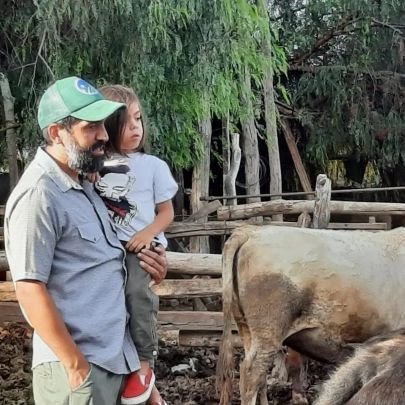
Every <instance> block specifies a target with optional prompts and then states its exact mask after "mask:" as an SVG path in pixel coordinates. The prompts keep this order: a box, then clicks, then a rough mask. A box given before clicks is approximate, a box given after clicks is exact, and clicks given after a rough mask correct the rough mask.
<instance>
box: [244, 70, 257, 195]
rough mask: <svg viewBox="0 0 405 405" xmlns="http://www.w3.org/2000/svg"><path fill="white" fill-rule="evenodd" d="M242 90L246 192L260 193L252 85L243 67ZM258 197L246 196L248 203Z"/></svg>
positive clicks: (247, 72) (248, 73) (248, 74)
mask: <svg viewBox="0 0 405 405" xmlns="http://www.w3.org/2000/svg"><path fill="white" fill-rule="evenodd" d="M243 80H244V90H243V91H242V96H241V102H242V105H243V107H244V108H245V109H246V114H245V117H242V119H241V124H242V149H243V155H244V157H245V185H246V194H254V195H257V194H260V179H259V164H260V156H259V146H258V141H257V129H256V125H255V115H254V111H253V105H252V102H251V100H250V98H251V93H252V87H251V83H250V72H249V70H248V68H245V77H244V78H243ZM258 201H260V197H251V198H247V202H248V203H253V202H258Z"/></svg>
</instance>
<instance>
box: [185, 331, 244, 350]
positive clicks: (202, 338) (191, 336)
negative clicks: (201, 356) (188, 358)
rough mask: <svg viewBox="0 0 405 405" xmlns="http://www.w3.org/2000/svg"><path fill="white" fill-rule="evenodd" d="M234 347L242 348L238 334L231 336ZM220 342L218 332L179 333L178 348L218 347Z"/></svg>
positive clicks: (220, 336) (220, 334) (220, 337)
mask: <svg viewBox="0 0 405 405" xmlns="http://www.w3.org/2000/svg"><path fill="white" fill-rule="evenodd" d="M232 338H233V344H234V347H242V341H241V339H240V337H239V335H238V334H236V333H234V334H233V335H232ZM221 340H222V333H220V332H206V331H204V332H193V331H180V332H179V343H178V344H179V346H191V347H218V346H219V345H220V343H221Z"/></svg>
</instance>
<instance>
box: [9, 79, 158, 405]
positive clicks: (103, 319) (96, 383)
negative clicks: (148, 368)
mask: <svg viewBox="0 0 405 405" xmlns="http://www.w3.org/2000/svg"><path fill="white" fill-rule="evenodd" d="M119 108H124V105H122V104H120V103H115V102H111V101H107V100H105V99H104V98H103V97H102V96H101V94H100V93H99V92H98V91H97V90H96V89H95V88H94V87H93V86H91V85H90V84H89V83H87V82H85V81H84V80H82V79H80V78H77V77H69V78H66V79H63V80H59V81H57V82H55V83H54V84H53V85H52V86H50V87H49V88H48V89H47V90H46V92H45V93H44V95H43V96H42V98H41V100H40V103H39V108H38V122H39V126H40V128H41V130H42V132H43V135H44V138H45V143H46V145H45V146H44V147H43V148H39V149H38V151H37V154H36V156H35V159H34V160H33V162H32V163H31V164H30V166H29V167H28V168H27V170H26V172H25V173H24V175H23V176H22V178H21V180H20V181H19V183H18V185H17V187H16V188H15V189H14V191H13V193H12V194H11V196H10V198H9V200H8V203H7V206H6V214H5V238H6V253H7V257H8V261H9V264H10V270H11V274H12V277H13V281H14V283H15V288H16V295H17V299H18V301H19V303H20V306H21V308H22V310H23V312H24V314H25V317H26V318H27V320H28V322H29V323H30V324H31V325H32V327H33V328H34V336H33V364H32V366H33V390H34V400H35V402H36V403H37V404H39V405H48V404H49V405H55V404H69V405H82V404H83V405H84V404H92V405H113V404H116V403H117V400H118V398H119V392H120V387H121V383H122V379H123V377H124V376H125V375H126V374H128V373H130V372H131V371H135V370H137V369H138V368H139V360H138V356H137V353H136V349H135V347H134V345H133V343H132V341H131V339H130V338H129V335H128V331H127V313H126V307H125V297H124V284H125V278H126V269H125V266H123V259H124V254H125V252H124V249H123V247H122V245H121V243H120V242H119V240H118V238H117V236H116V234H115V231H114V228H113V225H112V223H111V222H110V220H109V216H108V214H107V210H106V208H105V205H104V203H103V202H102V201H101V199H100V198H99V197H98V196H97V194H96V193H95V192H94V191H93V187H92V185H91V184H90V183H88V182H83V181H82V176H85V175H86V174H88V173H94V172H97V171H98V170H99V169H100V168H101V167H102V163H103V159H104V145H105V142H106V141H107V139H108V136H107V133H106V131H105V128H104V120H105V118H107V117H108V116H109V115H110V114H112V113H113V112H114V111H116V110H117V109H119ZM140 258H141V260H142V261H143V263H142V266H143V268H144V269H145V270H146V271H148V272H149V273H150V274H151V276H152V278H153V279H154V280H155V281H156V282H160V281H161V280H162V279H163V278H164V276H165V274H166V259H165V254H164V251H160V252H159V251H158V252H157V253H156V252H153V251H148V250H144V251H142V253H141V255H140Z"/></svg>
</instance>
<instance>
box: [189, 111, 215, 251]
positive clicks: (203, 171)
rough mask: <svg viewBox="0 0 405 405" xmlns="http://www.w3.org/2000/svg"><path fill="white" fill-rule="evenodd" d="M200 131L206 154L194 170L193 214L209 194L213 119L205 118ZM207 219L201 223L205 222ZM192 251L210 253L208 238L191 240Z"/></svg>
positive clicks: (192, 190)
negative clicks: (203, 197)
mask: <svg viewBox="0 0 405 405" xmlns="http://www.w3.org/2000/svg"><path fill="white" fill-rule="evenodd" d="M199 131H200V134H201V138H202V141H203V150H204V153H203V155H202V157H201V161H200V162H199V163H198V164H197V165H196V166H195V167H194V170H193V185H192V189H191V209H192V213H193V214H194V213H196V212H197V211H199V210H200V209H201V208H202V206H203V202H202V201H200V197H201V196H203V195H204V196H208V193H209V178H210V151H211V136H212V126H211V118H210V117H209V116H208V117H206V118H203V119H202V120H201V122H200V123H199ZM206 220H207V218H203V219H201V220H200V221H201V222H204V221H206ZM190 249H191V252H193V253H209V239H208V236H201V237H194V238H190Z"/></svg>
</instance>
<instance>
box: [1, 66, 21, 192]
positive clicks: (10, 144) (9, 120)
mask: <svg viewBox="0 0 405 405" xmlns="http://www.w3.org/2000/svg"><path fill="white" fill-rule="evenodd" d="M0 90H1V94H2V97H3V108H4V118H5V120H6V128H8V129H7V130H6V139H7V157H8V170H9V173H10V191H11V190H12V189H13V188H14V187H15V185H16V184H17V181H18V166H17V133H16V130H15V125H16V122H15V117H14V100H15V99H14V97H13V96H12V94H11V90H10V84H9V82H8V79H7V76H6V75H5V74H4V73H0Z"/></svg>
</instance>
